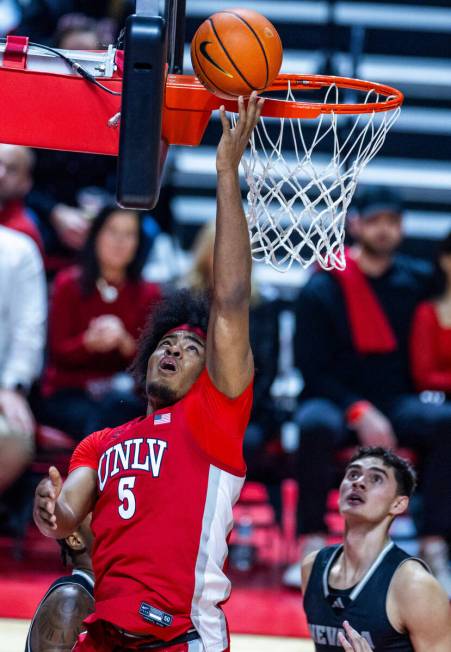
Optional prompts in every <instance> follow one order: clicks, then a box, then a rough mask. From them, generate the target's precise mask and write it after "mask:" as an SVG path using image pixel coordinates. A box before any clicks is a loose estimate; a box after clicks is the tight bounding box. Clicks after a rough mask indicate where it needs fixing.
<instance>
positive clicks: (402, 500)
mask: <svg viewBox="0 0 451 652" xmlns="http://www.w3.org/2000/svg"><path fill="white" fill-rule="evenodd" d="M408 507H409V497H408V496H396V498H395V499H394V501H393V504H392V507H391V510H390V513H391V514H392V515H393V516H399V515H400V514H404V512H405V511H407V508H408Z"/></svg>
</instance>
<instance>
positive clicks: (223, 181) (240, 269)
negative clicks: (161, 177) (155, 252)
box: [207, 93, 263, 398]
mask: <svg viewBox="0 0 451 652" xmlns="http://www.w3.org/2000/svg"><path fill="white" fill-rule="evenodd" d="M238 104H239V121H238V124H237V126H236V128H235V129H231V127H230V124H229V121H228V120H227V117H226V114H225V109H224V107H221V109H220V111H221V122H222V129H223V133H222V138H221V141H220V143H219V145H218V151H217V157H216V167H217V172H218V185H217V216H216V238H215V247H214V262H213V275H214V285H213V301H212V307H211V312H210V321H209V326H208V339H207V368H208V372H209V374H210V377H211V379H212V381H213V382H214V384H215V385H216V387H217V388H218V389H219V390H220V391H221V392H223V393H224V394H226V395H227V396H229V397H230V398H234V397H236V396H239V395H240V394H241V393H242V392H243V390H244V389H245V388H246V387H247V385H248V384H249V382H250V380H251V378H252V375H253V371H254V367H253V359H252V352H251V348H250V344H249V300H250V293H251V267H252V265H251V251H250V243H249V233H248V228H247V222H246V218H245V215H244V211H243V206H242V202H241V193H240V184H239V177H238V166H239V163H240V160H241V157H242V155H243V152H244V150H245V148H246V145H247V143H248V142H249V138H250V136H251V134H252V130H253V129H254V127H255V125H256V124H257V122H258V119H259V117H260V112H261V109H262V106H263V100H258V99H257V95H256V94H255V93H253V94H252V96H251V98H250V99H249V102H248V106H247V109H246V108H245V105H244V100H243V98H240V99H239V102H238Z"/></svg>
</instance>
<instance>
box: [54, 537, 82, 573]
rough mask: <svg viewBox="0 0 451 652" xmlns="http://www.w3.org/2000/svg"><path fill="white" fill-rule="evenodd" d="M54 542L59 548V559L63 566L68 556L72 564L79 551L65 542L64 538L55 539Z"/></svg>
mask: <svg viewBox="0 0 451 652" xmlns="http://www.w3.org/2000/svg"><path fill="white" fill-rule="evenodd" d="M56 542H57V544H58V545H59V547H60V549H61V561H62V562H63V566H64V567H66V566H67V561H68V557H70V560H71V562H72V565H74V564H75V563H76V559H77V557H78V555H79V554H80V553H79V552H77V551H76V550H73V549H72V548H71V547H70V545H69V544H68V543H67V541H66V539H57V540H56Z"/></svg>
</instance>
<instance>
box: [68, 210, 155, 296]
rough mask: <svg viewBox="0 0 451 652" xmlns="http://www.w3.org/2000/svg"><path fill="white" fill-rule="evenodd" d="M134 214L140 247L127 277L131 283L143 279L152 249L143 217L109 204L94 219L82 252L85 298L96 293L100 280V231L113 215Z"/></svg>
mask: <svg viewBox="0 0 451 652" xmlns="http://www.w3.org/2000/svg"><path fill="white" fill-rule="evenodd" d="M121 212H123V213H134V214H135V215H136V219H137V220H138V247H137V249H136V252H135V255H134V257H133V260H132V261H130V263H129V265H128V266H127V270H126V276H127V279H128V280H129V281H138V280H139V279H140V278H141V274H142V270H143V267H144V265H145V263H146V260H147V256H148V253H149V249H150V242H149V240H148V238H147V236H146V234H145V232H144V228H143V215H142V213H140V212H139V211H137V210H134V209H122V208H119V206H116V205H115V204H107V205H106V206H104V207H103V208H101V209H100V211H99V212H98V214H97V215H96V217H95V218H94V219H93V221H92V224H91V228H90V230H89V233H88V237H87V238H86V242H85V244H84V247H83V249H82V250H81V252H80V267H81V277H80V284H81V288H82V292H83V294H84V295H85V296H87V295H89V294H91V293H92V292H94V290H95V287H96V281H97V280H98V278H99V274H100V267H99V261H98V260H97V254H96V242H97V238H98V236H99V233H100V231H101V230H102V228H103V226H104V225H105V223H106V222H107V221H108V219H109V218H110V216H111V215H112V214H113V213H121Z"/></svg>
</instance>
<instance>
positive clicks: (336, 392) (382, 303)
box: [284, 189, 451, 591]
mask: <svg viewBox="0 0 451 652" xmlns="http://www.w3.org/2000/svg"><path fill="white" fill-rule="evenodd" d="M349 231H350V234H351V235H352V237H353V240H354V245H353V246H352V247H350V249H349V250H348V251H347V266H346V269H345V270H344V271H343V272H341V271H335V272H332V273H328V272H322V271H321V272H317V273H314V274H313V276H312V277H311V278H310V280H309V281H308V283H307V284H306V286H305V287H304V288H303V289H302V291H301V292H300V294H299V298H298V301H297V305H296V312H297V333H296V338H295V358H296V365H297V367H298V368H299V369H300V370H301V372H302V375H303V378H304V381H305V388H304V391H303V394H302V397H301V404H300V406H299V410H298V413H297V420H298V423H299V424H300V429H301V440H300V450H299V476H298V478H299V489H300V496H301V500H300V502H299V516H298V523H299V530H300V534H302V535H304V536H305V538H304V554H307V553H308V552H309V551H311V550H312V549H317V548H319V547H322V546H323V545H324V543H325V540H324V539H325V534H326V532H327V528H326V525H325V523H324V516H325V513H326V501H327V495H328V493H329V491H330V489H331V488H332V486H333V483H334V480H335V478H334V467H335V465H334V456H335V453H336V451H337V450H339V449H340V448H343V447H346V446H349V445H353V444H357V443H358V444H361V445H364V446H372V445H377V446H385V447H387V448H394V447H396V446H397V445H398V444H399V445H400V446H407V447H410V448H413V449H414V450H417V451H419V452H420V453H421V456H422V459H423V460H424V466H423V468H422V478H421V480H422V483H421V491H422V494H423V498H424V520H423V530H422V532H421V536H422V541H421V544H422V554H423V555H424V557H425V559H426V560H427V562H428V564H429V565H430V567H431V568H432V570H433V572H434V574H435V575H436V576H437V577H438V578H439V580H440V581H441V582H442V584H443V585H444V587H445V589H446V590H447V591H451V578H450V575H449V571H448V564H447V562H448V558H447V547H446V541H445V539H446V537H449V536H450V535H451V474H450V473H449V460H450V459H451V402H448V401H446V402H442V403H439V402H425V397H424V396H419V395H418V394H416V393H415V389H414V386H413V383H412V380H411V375H410V370H409V356H408V340H409V331H410V325H411V320H412V316H413V313H414V310H415V308H416V306H417V304H418V303H419V302H420V301H421V300H422V299H423V298H424V297H425V296H426V294H427V292H428V290H429V287H430V279H431V270H430V269H429V267H428V265H427V264H426V263H423V262H422V261H418V260H415V259H413V258H410V257H408V256H404V255H401V254H398V253H397V252H396V250H397V248H398V247H399V245H400V243H401V241H402V209H401V205H400V203H399V201H398V199H397V197H396V196H394V195H393V194H391V193H389V192H388V191H386V190H383V189H378V190H377V191H373V192H372V193H371V194H370V193H368V194H367V195H366V196H364V197H363V198H362V200H361V202H360V205H359V210H358V213H357V214H355V215H353V216H351V218H350V220H349ZM426 398H427V397H426ZM284 579H285V582H286V583H287V584H291V585H297V586H299V582H300V573H299V565H298V566H297V567H295V566H292V567H290V568H289V569H288V570H287V573H286V575H285V578H284Z"/></svg>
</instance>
